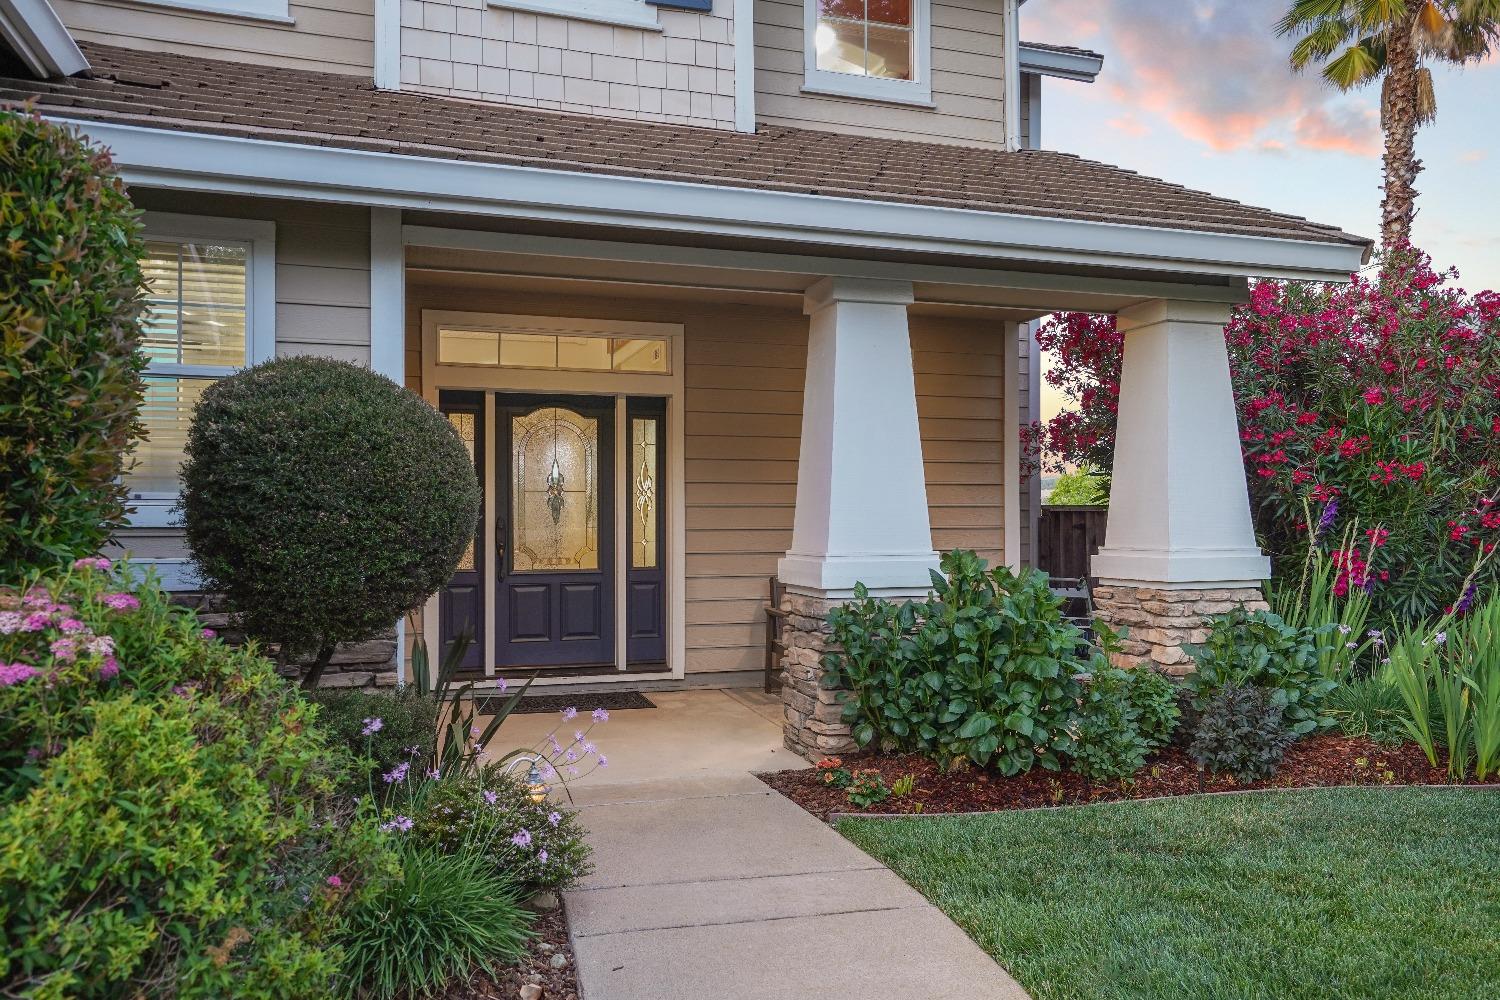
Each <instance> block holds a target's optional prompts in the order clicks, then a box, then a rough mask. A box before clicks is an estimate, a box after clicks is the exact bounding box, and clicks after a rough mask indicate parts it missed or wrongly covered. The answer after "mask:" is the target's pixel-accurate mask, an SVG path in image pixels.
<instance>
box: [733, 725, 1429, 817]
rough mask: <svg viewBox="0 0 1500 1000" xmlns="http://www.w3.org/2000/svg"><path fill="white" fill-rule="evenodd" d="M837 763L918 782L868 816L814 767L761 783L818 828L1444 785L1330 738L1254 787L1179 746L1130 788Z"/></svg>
mask: <svg viewBox="0 0 1500 1000" xmlns="http://www.w3.org/2000/svg"><path fill="white" fill-rule="evenodd" d="M1440 763H1441V761H1440ZM844 766H845V767H847V768H849V769H851V770H853V769H856V768H859V769H873V770H876V771H879V772H880V774H881V776H882V777H883V778H885V781H886V784H887V785H889V784H891V783H892V782H894V781H895V780H896V779H897V778H899V777H901V776H902V775H904V774H914V775H916V778H917V785H916V788H915V789H913V791H912V793H911V794H910V795H907V796H904V797H902V798H896V797H894V796H892V797H891V798H889V799H886V800H885V801H884V802H882V803H880V804H879V805H876V806H872V807H870V808H869V809H858V808H856V807H855V806H853V805H852V804H850V802H849V797H848V795H847V794H846V793H845V792H844V791H843V790H841V789H837V788H830V787H828V786H826V785H824V784H823V782H822V775H821V774H820V773H819V772H818V771H817V770H816V769H806V770H799V771H774V772H771V773H768V774H762V775H759V777H760V779H761V780H762V781H764V782H765V783H766V784H768V785H770V786H771V787H772V788H774V789H776V790H777V791H778V792H780V793H781V794H783V795H785V796H786V797H787V798H789V799H791V800H792V801H793V802H795V803H797V804H798V805H799V806H801V807H802V808H804V809H806V810H807V811H808V812H810V813H812V814H813V815H814V816H817V817H818V818H819V819H821V820H824V821H825V822H826V821H827V819H828V817H829V815H830V814H832V813H860V812H866V813H923V814H943V813H962V812H998V811H1000V810H1003V809H1036V808H1043V807H1047V806H1069V805H1081V804H1084V803H1089V802H1112V801H1119V800H1123V799H1149V798H1157V797H1160V796H1165V795H1189V794H1195V793H1198V792H1228V791H1243V790H1245V789H1254V788H1317V787H1328V786H1334V785H1441V784H1446V783H1447V780H1448V779H1447V773H1446V771H1445V770H1444V768H1443V767H1441V766H1439V767H1433V766H1431V765H1430V764H1428V763H1427V758H1426V757H1425V756H1424V755H1423V753H1422V751H1421V750H1420V749H1419V748H1418V747H1417V745H1416V744H1414V743H1402V744H1400V745H1397V746H1388V745H1385V744H1381V743H1377V742H1375V741H1374V740H1371V739H1368V738H1364V737H1352V736H1336V735H1324V736H1309V737H1308V738H1306V739H1303V740H1299V741H1298V742H1297V743H1295V744H1293V745H1292V747H1291V749H1290V750H1288V751H1287V754H1286V759H1285V760H1284V761H1283V762H1282V765H1281V769H1280V770H1279V771H1277V772H1276V774H1275V775H1274V776H1273V777H1271V778H1270V779H1269V780H1267V781H1257V782H1253V783H1241V782H1238V781H1236V780H1235V779H1234V778H1233V776H1231V775H1215V774H1205V773H1203V772H1201V771H1199V770H1198V766H1197V765H1196V764H1194V763H1193V762H1192V761H1191V760H1190V759H1189V758H1188V756H1187V754H1186V753H1185V752H1184V751H1183V750H1181V749H1180V748H1177V747H1168V748H1167V749H1165V750H1163V751H1162V752H1161V753H1159V754H1156V755H1155V756H1153V757H1152V758H1150V759H1149V760H1148V761H1147V762H1146V767H1145V769H1144V770H1142V771H1141V772H1140V773H1139V774H1138V775H1136V776H1135V778H1134V779H1133V780H1132V781H1130V782H1128V783H1122V782H1107V783H1098V782H1090V781H1088V780H1087V779H1085V778H1084V777H1082V776H1081V775H1078V774H1075V773H1073V772H1072V771H1047V770H1043V769H1042V768H1035V769H1034V770H1032V771H1029V772H1027V773H1026V774H1018V775H1016V776H1014V777H1010V778H1007V777H1004V776H1002V775H1000V774H998V773H995V772H991V771H984V770H980V769H978V768H974V767H962V766H960V767H958V768H955V769H954V770H953V771H950V772H949V773H946V774H944V773H943V772H942V771H941V770H939V769H938V766H937V765H936V764H935V763H933V762H932V761H930V760H928V759H926V758H925V757H920V756H918V755H916V754H896V755H873V756H861V757H845V758H844Z"/></svg>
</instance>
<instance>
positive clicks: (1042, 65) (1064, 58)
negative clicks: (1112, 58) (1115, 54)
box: [1021, 42, 1104, 83]
mask: <svg viewBox="0 0 1500 1000" xmlns="http://www.w3.org/2000/svg"><path fill="white" fill-rule="evenodd" d="M1103 68H1104V57H1103V56H1101V55H1095V54H1089V55H1084V54H1083V53H1079V52H1059V51H1057V50H1056V49H1049V48H1043V47H1041V46H1037V45H1028V44H1027V43H1026V42H1022V43H1021V72H1022V73H1035V74H1037V75H1039V76H1051V77H1056V78H1058V79H1061V80H1076V81H1078V82H1080V83H1093V82H1094V80H1095V78H1097V77H1098V76H1099V71H1100V70H1101V69H1103Z"/></svg>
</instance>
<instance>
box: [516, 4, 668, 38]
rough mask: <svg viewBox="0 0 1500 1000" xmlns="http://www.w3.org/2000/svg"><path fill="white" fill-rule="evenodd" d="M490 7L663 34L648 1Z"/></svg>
mask: <svg viewBox="0 0 1500 1000" xmlns="http://www.w3.org/2000/svg"><path fill="white" fill-rule="evenodd" d="M488 3H489V5H490V6H491V7H500V8H502V9H504V10H519V11H523V12H525V13H527V14H548V15H551V16H552V17H565V18H568V19H569V20H573V21H593V22H594V23H596V24H613V25H615V26H617V27H621V28H639V29H641V30H642V31H660V30H661V22H660V20H658V19H657V16H656V8H655V7H653V6H651V5H650V4H647V3H646V2H645V0H488Z"/></svg>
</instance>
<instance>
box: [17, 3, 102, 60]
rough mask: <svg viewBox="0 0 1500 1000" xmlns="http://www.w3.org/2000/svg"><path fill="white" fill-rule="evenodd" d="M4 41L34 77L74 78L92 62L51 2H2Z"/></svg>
mask: <svg viewBox="0 0 1500 1000" xmlns="http://www.w3.org/2000/svg"><path fill="white" fill-rule="evenodd" d="M0 39H4V41H5V43H6V44H7V45H8V46H9V47H10V48H11V50H12V51H14V52H15V54H16V55H17V56H19V57H20V59H21V62H22V63H24V64H25V65H26V68H27V69H28V70H30V71H31V74H32V75H33V76H36V77H38V78H40V79H48V78H51V77H59V76H72V75H73V74H74V73H82V72H83V71H84V70H86V69H88V68H89V61H88V60H87V59H85V58H84V57H83V53H82V52H81V51H79V49H78V44H77V43H76V42H74V41H73V36H72V35H70V34H68V29H67V27H66V26H64V25H63V23H62V19H61V18H59V17H58V16H57V11H55V10H53V9H52V5H51V4H49V3H48V2H47V0H0Z"/></svg>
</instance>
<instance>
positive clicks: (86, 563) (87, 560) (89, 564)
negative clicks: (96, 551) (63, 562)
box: [73, 556, 114, 571]
mask: <svg viewBox="0 0 1500 1000" xmlns="http://www.w3.org/2000/svg"><path fill="white" fill-rule="evenodd" d="M112 565H114V564H113V563H111V562H110V561H109V560H108V559H106V558H104V557H103V556H85V557H84V558H82V559H75V560H74V561H73V568H74V569H97V570H100V571H103V570H107V569H109V568H110V566H112Z"/></svg>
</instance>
